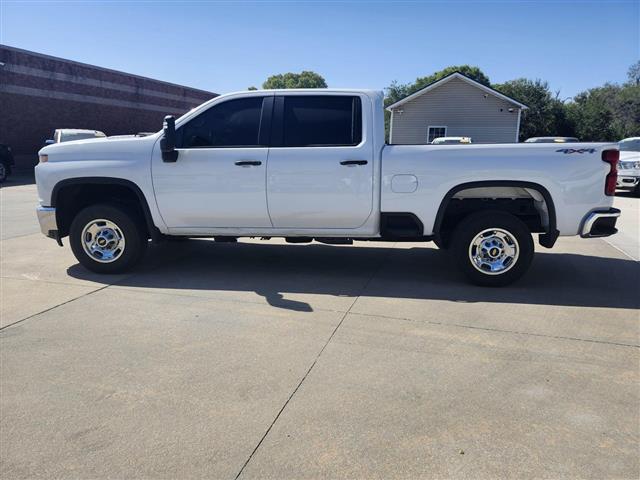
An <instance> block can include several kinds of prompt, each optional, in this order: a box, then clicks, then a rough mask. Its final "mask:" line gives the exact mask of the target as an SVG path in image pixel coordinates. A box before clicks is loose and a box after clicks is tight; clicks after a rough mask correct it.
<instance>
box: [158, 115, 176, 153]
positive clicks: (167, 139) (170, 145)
mask: <svg viewBox="0 0 640 480" xmlns="http://www.w3.org/2000/svg"><path fill="white" fill-rule="evenodd" d="M162 132H163V135H162V138H161V139H160V151H161V152H162V161H163V162H167V163H173V162H175V161H176V160H178V151H177V150H176V119H175V118H173V117H172V116H171V115H167V116H166V117H164V123H163V125H162Z"/></svg>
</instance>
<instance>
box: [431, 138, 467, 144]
mask: <svg viewBox="0 0 640 480" xmlns="http://www.w3.org/2000/svg"><path fill="white" fill-rule="evenodd" d="M470 143H471V138H470V137H438V138H434V139H433V140H432V141H431V145H460V144H462V145H464V144H467V145H468V144H470Z"/></svg>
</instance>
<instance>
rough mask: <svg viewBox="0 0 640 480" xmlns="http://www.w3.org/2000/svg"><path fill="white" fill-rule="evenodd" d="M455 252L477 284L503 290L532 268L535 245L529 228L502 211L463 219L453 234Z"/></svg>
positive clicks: (463, 270) (471, 279)
mask: <svg viewBox="0 0 640 480" xmlns="http://www.w3.org/2000/svg"><path fill="white" fill-rule="evenodd" d="M452 247H453V248H452V253H453V254H454V255H455V257H456V261H457V263H458V266H459V267H460V269H461V270H462V272H463V273H464V274H465V275H466V276H467V278H468V279H469V280H470V281H471V282H472V283H475V284H476V285H481V286H488V287H501V286H504V285H509V284H510V283H513V282H515V281H516V280H517V279H519V278H520V277H521V276H522V275H524V273H525V272H526V271H527V270H528V269H529V266H530V264H531V260H532V259H533V253H534V246H533V239H532V237H531V233H530V232H529V229H528V228H527V226H526V225H525V224H524V223H523V222H522V221H520V219H518V218H517V217H515V216H513V215H511V214H509V213H505V212H500V211H486V212H478V213H474V214H472V215H469V216H468V217H466V218H465V219H463V220H462V221H461V222H460V223H459V224H458V226H457V227H456V230H455V231H454V234H453V245H452Z"/></svg>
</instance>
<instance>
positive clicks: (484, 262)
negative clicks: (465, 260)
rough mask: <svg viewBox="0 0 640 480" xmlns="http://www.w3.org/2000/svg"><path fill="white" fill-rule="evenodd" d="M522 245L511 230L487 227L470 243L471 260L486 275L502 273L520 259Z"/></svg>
mask: <svg viewBox="0 0 640 480" xmlns="http://www.w3.org/2000/svg"><path fill="white" fill-rule="evenodd" d="M519 256H520V246H519V245H518V240H516V237H515V236H514V235H513V234H511V233H510V232H508V231H506V230H503V229H501V228H487V229H486V230H483V231H481V232H480V233H478V234H477V235H476V236H475V237H474V238H473V240H471V244H470V245H469V260H471V265H473V266H474V268H475V269H476V270H478V271H479V272H482V273H484V274H485V275H501V274H503V273H505V272H508V271H509V270H511V269H512V268H513V266H514V265H515V264H516V262H517V261H518V257H519Z"/></svg>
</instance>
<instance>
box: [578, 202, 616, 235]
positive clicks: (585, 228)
mask: <svg viewBox="0 0 640 480" xmlns="http://www.w3.org/2000/svg"><path fill="white" fill-rule="evenodd" d="M619 216H620V210H618V209H617V208H610V209H608V210H595V211H593V212H590V213H589V214H588V215H587V216H586V217H585V219H584V220H583V222H582V229H581V230H580V236H581V237H582V238H594V237H608V236H609V235H613V234H615V233H618V229H617V228H616V222H617V220H618V217H619Z"/></svg>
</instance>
